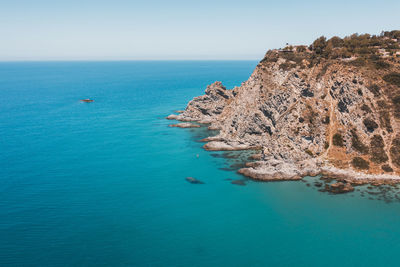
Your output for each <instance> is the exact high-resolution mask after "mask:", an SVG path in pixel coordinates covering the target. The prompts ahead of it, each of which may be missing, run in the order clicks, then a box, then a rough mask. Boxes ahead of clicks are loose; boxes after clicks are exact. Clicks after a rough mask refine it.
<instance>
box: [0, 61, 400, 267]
mask: <svg viewBox="0 0 400 267" xmlns="http://www.w3.org/2000/svg"><path fill="white" fill-rule="evenodd" d="M256 64H257V62H254V61H237V62H235V61H225V62H223V61H221V62H220V61H210V62H201V61H200V62H196V61H194V62H74V63H71V62H52V63H50V62H47V63H46V62H43V63H0V151H1V153H0V266H317V265H319V266H338V265H340V266H389V265H391V266H396V265H398V264H397V263H398V259H397V257H398V252H399V251H400V203H399V202H396V201H395V202H391V203H386V202H385V201H383V200H377V199H376V198H374V199H373V200H371V199H369V198H370V196H369V195H368V194H366V195H365V196H364V197H363V196H361V195H360V192H361V191H363V190H367V189H359V190H360V192H359V191H356V192H354V193H350V194H345V195H330V194H326V193H323V192H319V191H318V190H317V188H315V187H313V186H307V185H310V184H311V185H312V183H313V181H312V179H313V178H308V180H309V182H308V183H304V182H276V183H260V182H254V181H249V180H245V182H246V185H245V186H240V185H234V184H231V181H230V180H228V179H243V177H241V176H239V175H237V174H236V173H235V171H229V169H235V167H237V166H233V167H230V166H231V165H232V164H237V163H240V160H239V159H231V158H228V159H226V158H223V157H220V156H221V154H222V153H210V152H206V151H204V150H203V149H202V148H201V146H202V145H203V144H202V143H199V142H196V141H198V140H199V139H201V138H203V137H205V136H207V135H208V133H207V131H206V130H204V129H176V128H169V127H167V126H168V124H169V123H171V122H170V121H167V120H165V119H163V118H164V117H165V116H166V115H168V114H170V113H172V112H173V111H174V110H176V109H182V108H184V107H185V105H186V103H187V102H188V101H189V100H190V99H192V98H193V97H194V96H197V95H200V94H202V93H203V92H204V89H205V87H206V85H207V84H210V83H212V82H214V81H215V80H221V81H222V82H223V83H224V84H225V85H226V86H227V87H228V88H232V87H233V86H235V85H240V83H241V82H242V81H244V80H246V79H247V78H248V76H249V75H250V73H251V72H252V70H253V68H254V67H255V65H256ZM82 98H94V99H95V102H94V103H81V102H79V99H82ZM222 155H223V154H222ZM242 156H243V155H242ZM187 176H192V177H195V178H197V179H199V180H201V181H203V182H204V183H205V184H190V183H188V182H187V181H185V177H187ZM362 194H364V193H362ZM371 196H373V195H371Z"/></svg>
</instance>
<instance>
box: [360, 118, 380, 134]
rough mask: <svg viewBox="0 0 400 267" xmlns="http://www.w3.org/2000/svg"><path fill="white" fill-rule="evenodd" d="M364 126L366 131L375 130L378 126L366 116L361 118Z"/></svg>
mask: <svg viewBox="0 0 400 267" xmlns="http://www.w3.org/2000/svg"><path fill="white" fill-rule="evenodd" d="M363 123H364V126H365V127H366V128H367V131H368V132H370V133H372V132H373V131H375V129H376V128H378V124H377V123H376V122H375V121H374V120H372V119H370V118H366V119H364V120H363Z"/></svg>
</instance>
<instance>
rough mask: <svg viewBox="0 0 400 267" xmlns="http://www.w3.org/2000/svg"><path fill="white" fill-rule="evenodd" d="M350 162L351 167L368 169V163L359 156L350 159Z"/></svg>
mask: <svg viewBox="0 0 400 267" xmlns="http://www.w3.org/2000/svg"><path fill="white" fill-rule="evenodd" d="M351 164H352V165H353V167H355V168H357V169H360V170H368V169H369V163H368V161H366V160H365V159H363V158H360V157H355V158H353V160H352V161H351Z"/></svg>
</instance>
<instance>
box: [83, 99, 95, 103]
mask: <svg viewBox="0 0 400 267" xmlns="http://www.w3.org/2000/svg"><path fill="white" fill-rule="evenodd" d="M81 101H82V102H85V103H91V102H94V100H93V99H89V98H87V99H81Z"/></svg>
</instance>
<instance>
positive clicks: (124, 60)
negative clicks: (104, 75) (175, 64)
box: [0, 58, 260, 63]
mask: <svg viewBox="0 0 400 267" xmlns="http://www.w3.org/2000/svg"><path fill="white" fill-rule="evenodd" d="M129 61H260V59H255V58H249V59H218V58H215V59H20V60H19V59H18V60H0V63H17V62H21V63H22V62H129Z"/></svg>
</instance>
